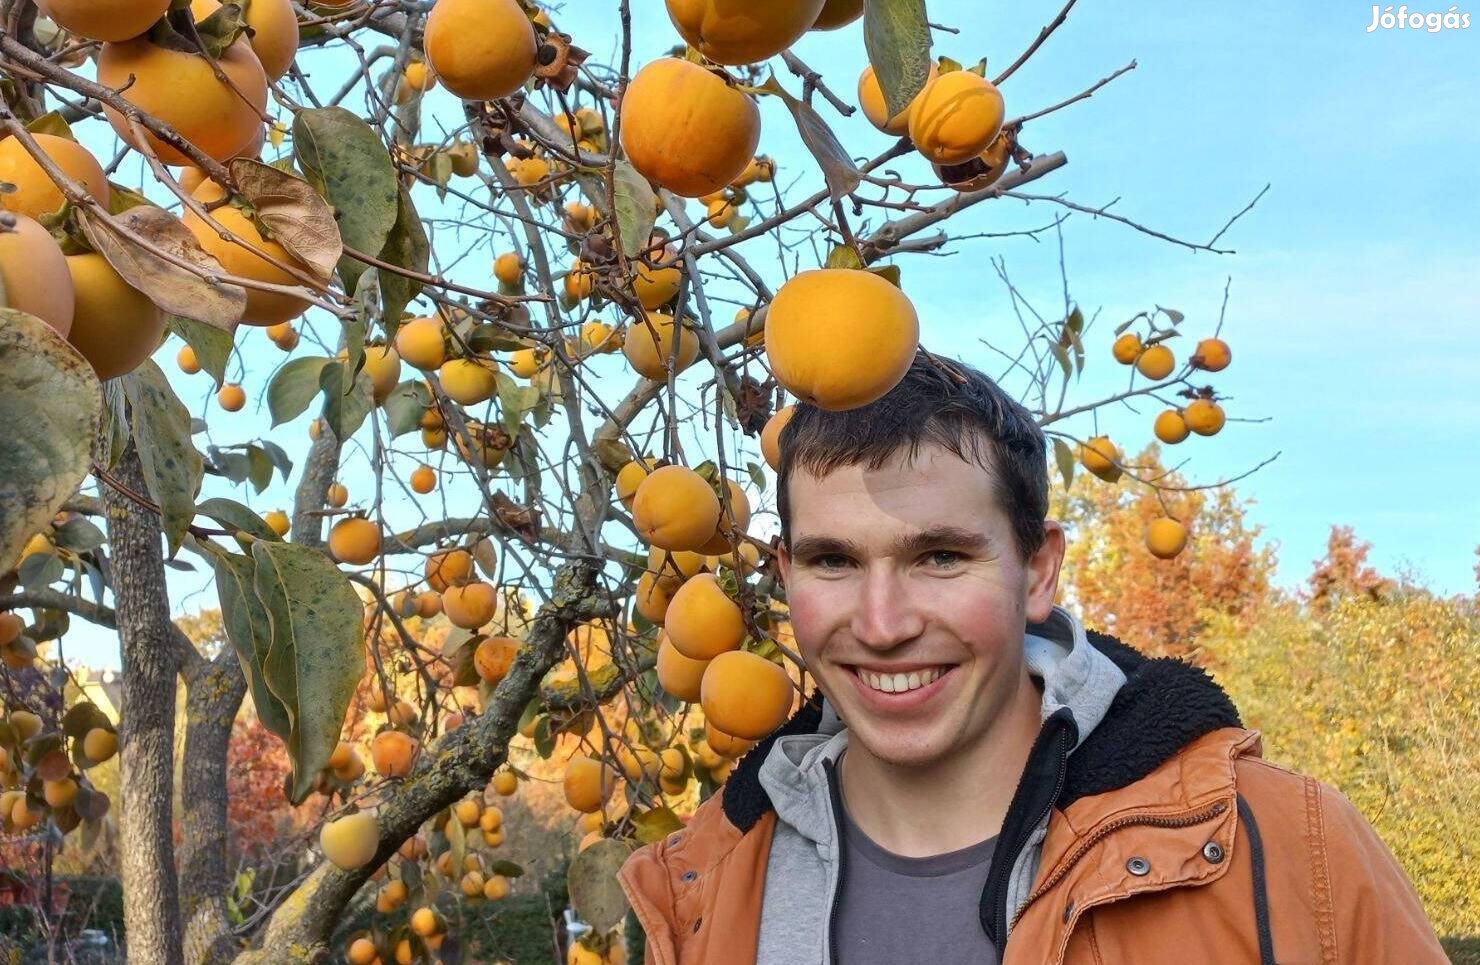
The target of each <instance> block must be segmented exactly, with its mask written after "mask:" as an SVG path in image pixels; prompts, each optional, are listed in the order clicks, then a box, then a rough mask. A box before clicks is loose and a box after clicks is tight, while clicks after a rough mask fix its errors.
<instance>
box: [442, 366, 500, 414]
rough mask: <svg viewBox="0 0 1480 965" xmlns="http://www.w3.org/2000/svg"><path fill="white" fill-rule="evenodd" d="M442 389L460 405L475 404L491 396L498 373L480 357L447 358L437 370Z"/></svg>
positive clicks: (496, 383) (495, 387)
mask: <svg viewBox="0 0 1480 965" xmlns="http://www.w3.org/2000/svg"><path fill="white" fill-rule="evenodd" d="M437 378H438V379H439V380H440V381H441V382H442V391H443V392H446V393H447V397H448V398H449V399H452V400H453V401H454V402H458V403H461V404H462V405H477V404H478V403H480V402H487V401H488V400H489V399H491V398H493V393H494V392H496V391H497V390H498V374H497V373H496V372H495V371H494V368H493V366H492V365H490V364H489V363H487V362H485V361H483V360H482V359H475V358H464V359H448V360H447V361H446V362H443V363H442V367H441V368H440V369H438V370H437Z"/></svg>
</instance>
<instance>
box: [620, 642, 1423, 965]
mask: <svg viewBox="0 0 1480 965" xmlns="http://www.w3.org/2000/svg"><path fill="white" fill-rule="evenodd" d="M1091 637H1092V638H1095V645H1096V646H1097V647H1101V648H1102V649H1106V650H1111V651H1113V652H1114V654H1115V656H1116V659H1117V663H1120V664H1122V666H1125V667H1127V668H1128V676H1129V678H1130V680H1129V682H1128V683H1127V685H1126V687H1125V688H1124V689H1123V692H1122V693H1121V694H1120V695H1118V696H1117V698H1116V705H1115V706H1112V708H1111V714H1110V716H1109V717H1108V718H1107V722H1106V723H1105V724H1102V725H1101V726H1102V727H1103V728H1105V730H1106V732H1107V734H1109V735H1111V736H1113V735H1114V734H1116V733H1117V732H1118V733H1121V734H1123V735H1126V736H1133V735H1134V729H1132V730H1130V731H1127V728H1126V727H1125V726H1124V724H1125V723H1126V722H1127V721H1131V722H1135V723H1137V724H1139V725H1140V726H1142V727H1146V726H1152V725H1150V724H1148V723H1147V722H1149V721H1154V720H1156V719H1157V718H1156V715H1157V714H1160V715H1161V716H1162V717H1165V716H1167V713H1168V709H1169V707H1175V706H1176V704H1175V702H1173V703H1172V704H1170V705H1168V704H1166V703H1162V704H1161V705H1160V706H1157V705H1156V702H1155V701H1152V702H1149V703H1147V702H1146V701H1145V700H1144V698H1145V697H1146V696H1147V693H1146V692H1145V691H1139V692H1138V691H1137V686H1136V685H1137V681H1138V678H1139V677H1144V676H1145V674H1144V673H1141V672H1140V671H1143V670H1144V669H1145V666H1144V665H1150V664H1163V663H1164V662H1163V661H1150V660H1145V658H1141V657H1139V655H1135V652H1134V651H1131V650H1130V649H1129V648H1126V647H1124V646H1123V645H1120V644H1118V642H1115V641H1113V640H1110V639H1109V638H1105V637H1102V636H1100V635H1097V634H1091ZM1137 661H1140V663H1139V664H1138V663H1137ZM1163 669H1165V668H1163ZM1206 686H1207V687H1213V686H1214V685H1213V684H1212V683H1211V682H1210V681H1209V682H1207V684H1206ZM1220 694H1221V692H1220ZM1122 698H1125V700H1122ZM1225 699H1226V698H1225ZM1137 702H1141V703H1144V704H1146V706H1145V707H1143V708H1142V709H1143V710H1144V711H1146V713H1141V714H1139V715H1138V714H1137V712H1136V711H1135V708H1134V707H1131V706H1130V705H1131V704H1135V703H1137ZM1229 707H1230V708H1231V705H1229ZM819 708H820V701H818V699H817V695H814V698H813V701H811V702H809V704H808V706H807V707H805V708H803V710H802V711H800V712H799V713H798V714H797V716H796V717H794V718H793V721H792V722H790V723H789V724H788V725H787V728H783V732H784V731H787V730H790V731H793V732H795V731H797V730H798V729H805V727H806V726H807V725H806V723H805V722H803V723H802V726H801V727H800V728H799V727H798V721H799V719H801V718H804V717H805V716H806V715H808V714H811V717H810V721H811V726H813V727H815V726H816V723H815V722H816V717H817V715H818V713H820V711H819ZM1173 723H1174V724H1175V723H1176V722H1175V721H1174V722H1173ZM1047 727H1048V725H1047V724H1046V725H1045V730H1046V731H1047ZM1174 729H1175V728H1174ZM1098 733H1099V732H1098V731H1097V732H1096V736H1098ZM775 736H776V735H773V737H772V738H768V740H767V741H766V742H763V743H762V744H761V745H759V746H758V747H757V748H756V750H755V751H753V752H752V755H761V756H764V754H765V753H767V751H768V750H769V747H770V745H771V743H772V741H773V740H774V738H775ZM1101 743H1102V744H1103V743H1104V742H1101ZM1150 743H1152V744H1154V741H1151V742H1150ZM1086 749H1087V751H1088V754H1089V756H1088V757H1087V758H1086V761H1085V762H1077V768H1078V769H1077V771H1076V772H1075V775H1073V776H1071V779H1070V784H1071V785H1072V784H1074V783H1075V782H1076V781H1077V782H1078V784H1079V785H1080V786H1081V788H1094V787H1096V786H1097V785H1096V781H1097V780H1098V781H1099V782H1100V783H1101V784H1104V783H1106V782H1107V781H1108V783H1110V784H1114V783H1115V782H1114V780H1113V779H1111V778H1106V777H1104V774H1099V775H1098V776H1096V777H1095V778H1094V779H1088V778H1086V777H1085V774H1086V768H1087V767H1088V768H1089V769H1090V770H1091V771H1093V770H1095V766H1096V765H1101V766H1100V768H1099V769H1100V770H1101V771H1104V770H1105V768H1104V766H1103V765H1104V764H1105V762H1106V761H1111V762H1115V761H1118V760H1119V757H1121V756H1123V755H1124V754H1125V752H1126V747H1125V746H1122V747H1120V748H1118V749H1116V750H1115V751H1114V752H1113V753H1110V754H1109V755H1108V756H1106V755H1105V748H1104V747H1103V746H1095V747H1090V746H1089V745H1086ZM1135 750H1136V748H1132V753H1134V751H1135ZM1260 751H1261V747H1260V737H1259V734H1258V733H1257V732H1255V731H1251V730H1246V729H1244V728H1243V727H1241V726H1216V727H1210V728H1208V729H1206V730H1204V731H1203V732H1202V733H1200V735H1198V736H1195V737H1193V738H1192V739H1191V740H1190V741H1189V742H1187V743H1185V744H1182V745H1181V746H1179V747H1178V748H1177V749H1176V750H1175V751H1174V752H1172V753H1170V754H1169V755H1167V756H1165V757H1164V758H1162V759H1161V760H1160V761H1159V762H1157V763H1154V766H1150V765H1148V766H1149V770H1147V771H1146V772H1145V773H1144V774H1142V775H1141V776H1139V777H1138V778H1136V779H1135V780H1133V781H1130V782H1129V783H1127V784H1124V785H1123V786H1119V787H1114V788H1113V789H1109V790H1103V791H1100V792H1098V793H1084V794H1080V795H1078V796H1073V795H1072V794H1066V793H1065V790H1066V789H1065V787H1064V784H1065V781H1064V777H1063V773H1062V772H1060V776H1059V783H1058V789H1059V790H1058V792H1057V794H1056V800H1057V802H1058V803H1056V804H1055V805H1054V806H1053V807H1052V810H1051V811H1050V812H1049V818H1048V822H1047V836H1046V838H1044V839H1043V841H1042V856H1041V860H1040V862H1039V864H1038V867H1037V872H1036V875H1035V876H1034V877H1033V879H1032V880H1033V887H1032V890H1031V892H1030V893H1029V894H1028V896H1027V900H1026V902H1025V903H1024V904H1023V905H1022V906H1021V908H1020V909H1018V910H1017V911H1016V913H1015V914H1014V915H1012V916H1011V919H1010V921H1009V922H1008V924H1009V925H1010V928H1009V929H1008V930H1007V933H1006V938H1005V940H996V936H995V935H993V936H992V937H993V938H994V940H996V944H997V945H998V947H999V949H1001V950H1002V961H1003V965H1040V963H1060V962H1068V963H1074V965H1079V963H1085V965H1089V963H1095V965H1099V963H1115V962H1134V963H1137V965H1141V963H1147V965H1156V963H1166V965H1191V963H1215V965H1216V963H1222V962H1228V963H1235V962H1237V963H1261V965H1273V963H1276V962H1278V963H1279V965H1302V963H1322V965H1328V963H1355V962H1361V963H1367V962H1372V963H1377V962H1383V963H1393V965H1397V963H1403V965H1427V963H1435V965H1438V963H1444V962H1447V960H1448V959H1447V958H1446V956H1445V955H1444V953H1443V951H1442V949H1441V948H1440V946H1439V943H1438V940H1437V938H1436V937H1435V935H1434V932H1433V930H1432V928H1431V927H1430V925H1429V924H1428V921H1427V920H1426V918H1425V917H1424V913H1423V909H1422V908H1421V907H1420V905H1419V902H1418V899H1417V897H1416V895H1415V894H1414V892H1413V889H1412V886H1411V885H1410V884H1409V882H1408V879H1407V878H1406V877H1405V875H1404V873H1403V871H1402V869H1401V868H1399V866H1398V865H1397V863H1396V862H1395V861H1394V860H1393V857H1392V855H1391V854H1390V853H1389V852H1388V850H1387V849H1386V847H1384V845H1383V844H1382V842H1381V841H1380V840H1379V839H1378V838H1377V835H1376V834H1375V833H1374V832H1373V830H1372V828H1371V826H1370V825H1369V824H1368V823H1367V821H1366V820H1365V819H1364V818H1363V817H1362V815H1361V814H1360V813H1359V812H1358V811H1357V810H1356V809H1355V808H1354V807H1353V806H1352V805H1351V804H1350V803H1349V802H1348V801H1347V800H1346V799H1345V798H1344V797H1343V796H1342V795H1341V794H1340V793H1339V792H1338V791H1336V790H1334V789H1333V788H1331V787H1329V786H1327V785H1325V784H1322V783H1320V782H1318V781H1315V780H1313V779H1311V778H1308V777H1304V776H1302V775H1300V774H1296V773H1294V772H1292V771H1289V770H1286V769H1285V768H1282V767H1279V766H1276V765H1274V764H1270V763H1268V762H1266V761H1264V760H1263V759H1262V758H1261V756H1260ZM1095 754H1100V755H1101V757H1100V758H1099V759H1098V760H1097V759H1095V758H1094V755H1095ZM1033 766H1034V765H1033V762H1032V761H1031V760H1030V763H1029V767H1033ZM1143 769H1144V768H1143ZM755 771H756V766H755V763H754V762H753V761H752V760H750V759H749V758H747V760H746V761H742V763H741V766H740V767H737V768H736V770H735V772H734V774H732V776H731V778H730V783H729V784H727V785H726V787H725V788H724V790H723V793H722V794H716V795H714V796H713V797H711V798H710V799H709V800H708V801H706V802H705V803H704V804H703V805H702V806H701V807H700V808H699V809H698V811H697V812H696V813H695V814H694V816H693V818H692V819H691V820H690V821H689V823H688V825H687V826H686V827H685V828H684V829H683V830H680V831H677V832H674V833H673V834H670V835H668V836H667V837H666V838H665V839H663V840H662V841H659V842H657V843H655V844H651V845H648V846H647V847H644V848H642V849H640V850H639V851H637V852H636V853H635V854H633V855H632V857H631V858H630V859H629V860H628V861H627V863H626V865H625V866H624V867H623V868H622V870H621V872H620V875H619V879H620V881H621V884H622V887H623V889H624V890H625V892H626V893H627V896H628V898H629V900H630V901H631V903H632V906H633V910H634V912H635V913H636V915H637V918H638V921H639V922H640V923H641V925H642V927H643V929H644V931H645V932H646V935H647V953H646V962H647V963H649V965H701V963H702V965H742V963H751V962H754V961H755V960H756V948H757V940H758V931H759V923H760V919H761V911H762V901H763V897H764V892H765V884H766V868H767V861H768V857H769V854H770V849H771V842H772V838H773V834H774V832H775V830H776V821H777V818H776V814H775V812H774V811H767V810H764V809H761V813H759V815H758V816H755V817H754V819H753V820H752V819H751V818H748V817H744V816H743V815H744V814H745V813H746V812H747V811H750V810H751V809H752V805H753V798H754V796H755V793H756V788H755V786H754V785H753V784H752V783H750V782H752V781H753V780H754V775H755ZM1024 783H1026V782H1024ZM1023 793H1024V792H1023V789H1022V788H1021V787H1020V789H1019V794H1020V795H1021V794H1023ZM726 798H729V799H730V800H729V801H728V802H727V801H726ZM1071 798H1072V800H1071ZM735 816H741V817H740V823H741V824H748V825H749V826H748V827H746V828H745V829H743V830H742V828H741V827H739V826H737V824H736V821H735V820H734V817H735ZM1018 823H1019V824H1021V821H1019V822H1018ZM1013 824H1014V816H1013V812H1012V810H1011V809H1010V810H1009V813H1008V817H1007V819H1006V821H1005V822H1004V828H1003V833H1002V840H1003V841H1004V842H1005V841H1006V840H1007V838H1008V836H1009V831H1010V828H1011V827H1012V825H1013ZM1002 850H1003V847H1002V845H1001V844H999V852H1001V851H1002ZM1008 860H1010V856H1009V858H1008ZM988 890H989V891H990V890H991V884H990V883H989V885H988ZM773 898H776V899H777V900H784V898H781V897H779V896H773ZM987 898H988V896H986V895H984V896H983V901H984V918H983V920H984V921H987V920H988V918H987V913H986V903H987ZM987 931H988V934H989V935H992V932H993V929H991V928H990V927H989V928H987ZM813 937H815V936H813ZM762 965H764V963H762ZM845 965H846V963H845Z"/></svg>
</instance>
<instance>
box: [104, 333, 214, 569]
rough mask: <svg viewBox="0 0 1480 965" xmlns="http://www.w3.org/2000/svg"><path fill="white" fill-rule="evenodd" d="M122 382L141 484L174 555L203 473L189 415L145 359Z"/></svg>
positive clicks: (164, 380)
mask: <svg viewBox="0 0 1480 965" xmlns="http://www.w3.org/2000/svg"><path fill="white" fill-rule="evenodd" d="M122 381H123V391H124V394H125V395H127V396H128V402H129V407H130V409H131V410H132V412H133V432H134V446H135V447H136V448H137V449H138V450H139V461H140V462H141V463H142V464H143V467H144V482H145V483H146V484H147V485H148V487H149V495H150V496H152V497H153V498H154V501H155V502H156V503H158V504H159V509H160V514H161V518H160V524H161V527H162V528H163V529H164V535H165V539H166V540H167V541H168V543H169V547H170V556H174V555H175V554H176V553H177V552H179V549H180V541H181V540H182V539H184V538H185V531H186V530H187V529H189V528H190V521H191V520H192V519H194V518H195V494H196V493H198V492H199V491H200V480H201V476H202V474H203V473H204V471H205V462H204V460H203V459H201V455H200V453H199V452H197V451H196V449H195V445H194V444H193V443H191V441H190V411H189V410H188V409H186V408H185V405H184V403H182V402H181V401H180V400H179V398H177V397H176V395H175V390H174V389H172V388H170V383H169V382H168V381H167V380H166V379H165V377H164V373H163V372H161V371H160V370H159V366H158V365H155V364H154V362H153V361H145V362H144V364H143V365H141V366H139V367H138V368H136V369H134V370H133V371H132V372H130V373H129V374H128V375H125V376H123V377H122Z"/></svg>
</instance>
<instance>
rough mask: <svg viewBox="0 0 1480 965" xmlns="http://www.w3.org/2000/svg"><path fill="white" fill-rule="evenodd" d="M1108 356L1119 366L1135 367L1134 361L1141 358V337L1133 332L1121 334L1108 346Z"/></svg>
mask: <svg viewBox="0 0 1480 965" xmlns="http://www.w3.org/2000/svg"><path fill="white" fill-rule="evenodd" d="M1110 354H1111V355H1113V356H1115V361H1117V362H1119V363H1120V364H1121V365H1135V364H1136V359H1138V358H1140V357H1141V336H1139V335H1137V334H1136V333H1135V332H1123V333H1121V335H1120V336H1119V337H1118V338H1116V339H1115V344H1114V345H1112V346H1110Z"/></svg>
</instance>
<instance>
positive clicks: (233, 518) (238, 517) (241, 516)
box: [195, 496, 282, 543]
mask: <svg viewBox="0 0 1480 965" xmlns="http://www.w3.org/2000/svg"><path fill="white" fill-rule="evenodd" d="M195 511H196V512H197V513H199V514H200V515H202V516H208V517H210V518H211V519H214V520H215V521H216V522H218V523H220V524H221V525H222V526H225V527H226V528H227V529H231V530H241V531H242V532H245V533H250V534H251V535H253V536H255V537H256V538H257V539H265V540H271V541H272V542H274V543H278V542H281V541H282V537H281V536H279V535H278V534H277V533H275V532H273V530H272V527H271V526H268V525H267V523H266V522H265V521H264V520H263V519H262V517H261V516H258V515H257V514H256V513H254V512H252V510H250V509H248V508H247V507H245V506H243V505H242V504H241V503H239V502H237V501H236V500H234V499H226V498H225V497H222V496H216V497H214V498H212V499H207V500H205V501H204V502H202V503H201V504H200V505H199V506H197V507H195Z"/></svg>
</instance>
